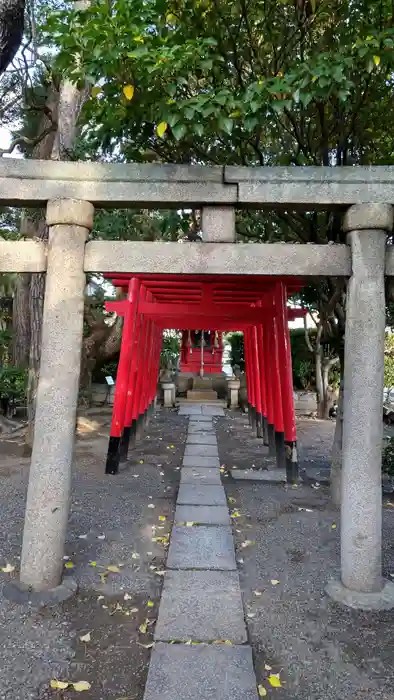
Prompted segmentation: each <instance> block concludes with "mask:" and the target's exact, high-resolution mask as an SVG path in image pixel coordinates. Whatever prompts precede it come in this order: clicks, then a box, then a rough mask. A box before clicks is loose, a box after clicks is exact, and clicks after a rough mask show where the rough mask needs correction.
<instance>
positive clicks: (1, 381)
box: [0, 365, 27, 402]
mask: <svg viewBox="0 0 394 700" xmlns="http://www.w3.org/2000/svg"><path fill="white" fill-rule="evenodd" d="M26 386H27V370H26V369H21V368H20V367H14V366H12V365H11V366H9V367H2V368H1V369H0V398H1V399H3V400H4V399H5V400H8V401H10V400H14V401H18V402H19V401H20V402H24V401H25V399H26Z"/></svg>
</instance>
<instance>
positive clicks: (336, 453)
mask: <svg viewBox="0 0 394 700" xmlns="http://www.w3.org/2000/svg"><path fill="white" fill-rule="evenodd" d="M343 364H344V363H343V358H340V367H341V382H340V385H339V397H338V412H337V420H336V424H335V433H334V442H333V445H332V452H331V497H332V500H333V503H334V505H336V506H340V505H341V475H342V435H343V369H344V367H343Z"/></svg>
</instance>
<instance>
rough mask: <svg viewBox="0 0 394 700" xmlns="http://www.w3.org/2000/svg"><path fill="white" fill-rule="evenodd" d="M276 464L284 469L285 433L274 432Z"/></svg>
mask: <svg viewBox="0 0 394 700" xmlns="http://www.w3.org/2000/svg"><path fill="white" fill-rule="evenodd" d="M275 451H276V466H277V468H278V469H283V471H286V451H285V434H284V433H275Z"/></svg>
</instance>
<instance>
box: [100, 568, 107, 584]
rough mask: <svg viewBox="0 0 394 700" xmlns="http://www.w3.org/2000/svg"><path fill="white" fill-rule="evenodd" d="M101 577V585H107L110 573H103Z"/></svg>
mask: <svg viewBox="0 0 394 700" xmlns="http://www.w3.org/2000/svg"><path fill="white" fill-rule="evenodd" d="M99 576H100V581H101V583H105V582H106V580H107V576H108V573H107V571H103V572H102V573H101V574H99Z"/></svg>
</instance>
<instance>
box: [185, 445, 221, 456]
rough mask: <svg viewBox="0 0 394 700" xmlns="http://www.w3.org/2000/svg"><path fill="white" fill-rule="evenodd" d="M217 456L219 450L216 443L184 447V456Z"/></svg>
mask: <svg viewBox="0 0 394 700" xmlns="http://www.w3.org/2000/svg"><path fill="white" fill-rule="evenodd" d="M195 456H197V457H217V458H219V452H218V447H217V445H203V444H200V445H188V444H186V448H185V457H195Z"/></svg>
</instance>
